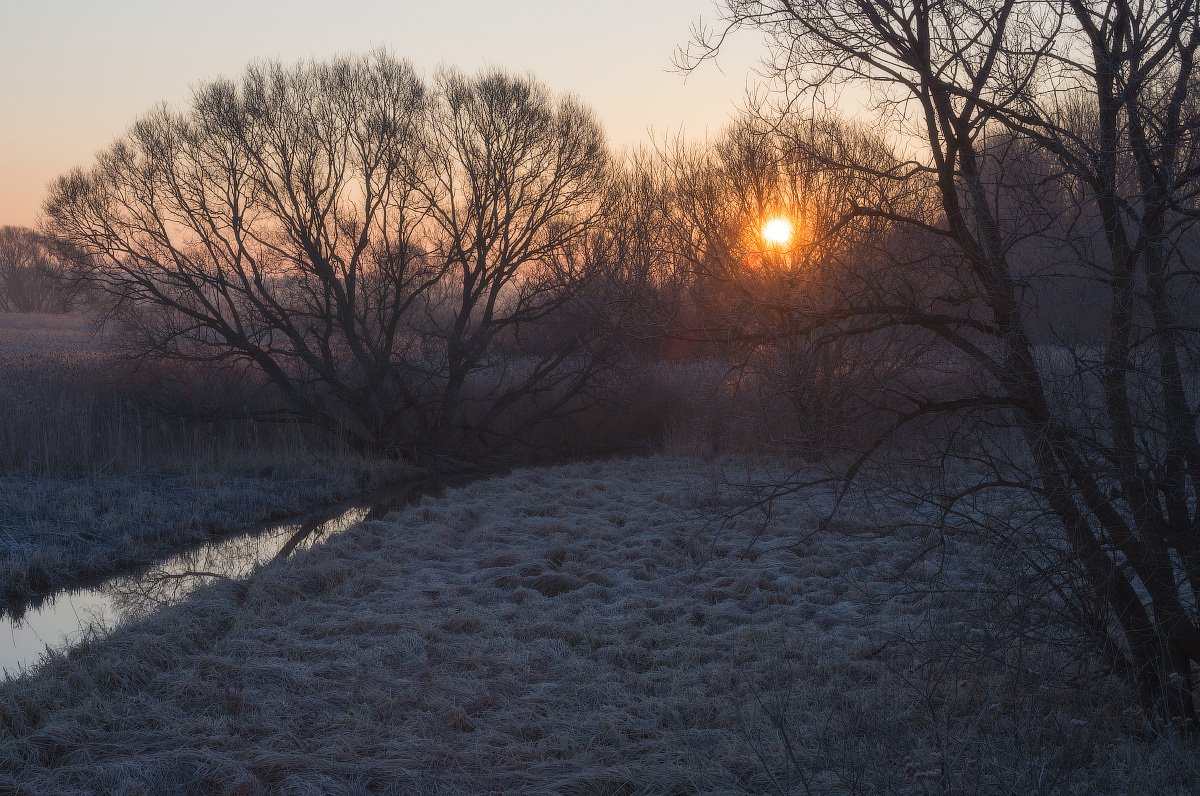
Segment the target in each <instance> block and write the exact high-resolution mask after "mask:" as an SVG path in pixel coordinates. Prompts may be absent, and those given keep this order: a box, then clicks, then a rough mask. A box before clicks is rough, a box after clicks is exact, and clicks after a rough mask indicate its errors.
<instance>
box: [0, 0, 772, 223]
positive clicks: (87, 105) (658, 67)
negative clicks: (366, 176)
mask: <svg viewBox="0 0 1200 796" xmlns="http://www.w3.org/2000/svg"><path fill="white" fill-rule="evenodd" d="M701 19H704V20H706V21H710V22H711V21H715V19H716V13H715V7H714V5H713V1H712V0H609V2H604V3H571V2H566V1H565V0H563V1H559V2H553V1H552V0H517V1H516V2H509V3H491V2H485V0H442V2H437V0H430V1H429V2H413V0H391V1H390V2H384V1H383V0H347V2H340V3H333V2H317V1H316V0H207V1H205V2H201V1H200V0H196V1H195V2H178V1H177V0H157V1H156V0H118V1H116V2H112V1H111V0H110V1H109V2H104V0H0V108H2V109H3V112H2V116H0V118H2V119H3V122H2V123H0V224H32V223H34V221H35V220H36V217H37V214H38V212H39V209H40V206H41V202H42V198H43V195H44V192H45V188H46V185H47V183H49V182H50V180H52V179H53V178H54V177H55V176H57V175H58V174H60V173H61V172H63V171H65V170H66V169H68V168H70V167H71V166H74V165H84V164H87V163H89V162H90V161H91V160H92V157H93V156H94V154H95V153H96V152H97V151H98V150H99V149H101V148H103V147H104V146H106V145H107V144H108V143H109V142H110V141H112V139H113V138H115V137H116V136H118V135H120V134H121V133H122V132H123V131H124V130H125V129H126V128H127V127H128V126H129V125H130V124H131V123H132V122H133V121H134V120H135V119H136V118H137V117H138V116H140V115H141V114H142V113H144V112H145V111H147V110H148V109H150V108H151V107H152V106H153V105H154V104H155V103H157V102H161V101H166V102H169V103H172V104H182V103H184V102H186V101H187V99H188V97H189V94H190V91H191V88H192V87H193V86H195V85H196V84H197V83H200V82H202V81H204V80H206V79H209V78H213V77H217V76H220V75H226V76H233V75H236V74H238V73H239V72H240V71H241V70H242V68H243V67H244V66H245V65H246V63H247V62H249V61H251V60H254V59H256V58H280V59H282V60H284V61H295V60H299V59H302V58H324V57H327V56H330V55H333V54H335V53H344V52H362V51H366V50H368V49H370V48H372V47H377V46H383V47H387V48H389V49H390V50H392V51H393V52H394V53H396V54H397V55H399V56H402V57H406V58H408V59H409V60H410V61H412V63H413V64H414V66H415V67H416V68H417V69H418V70H419V71H422V72H425V73H426V74H429V73H432V72H433V70H434V69H436V68H437V67H438V66H439V65H443V64H445V65H452V66H457V67H460V68H462V69H464V70H466V71H474V70H475V69H478V68H480V67H482V66H501V67H505V68H508V69H511V70H514V71H520V72H524V71H530V72H533V73H534V74H535V75H537V76H538V77H539V78H540V79H541V80H543V81H544V82H545V83H547V84H548V85H549V86H550V87H551V88H553V89H554V90H556V91H564V92H567V91H569V92H572V93H575V94H577V95H578V96H579V97H581V98H582V99H583V100H584V101H586V102H588V103H589V104H591V105H592V107H594V108H595V109H596V111H597V112H598V113H599V115H600V117H601V119H603V121H604V123H605V125H606V127H607V130H608V133H609V137H610V140H611V141H612V143H613V145H614V146H616V147H618V148H619V147H623V146H627V145H632V144H637V143H642V142H648V141H649V140H650V131H651V130H652V131H653V133H654V134H655V136H658V137H661V136H662V135H665V134H668V133H675V132H677V131H679V130H680V129H681V128H682V129H683V130H684V131H685V133H686V134H687V135H688V137H691V138H701V137H703V136H705V135H706V134H710V133H716V132H718V131H719V130H720V129H721V127H723V126H724V124H725V123H726V122H727V121H728V120H729V118H730V116H731V114H732V113H734V111H735V108H736V106H737V105H738V104H739V103H740V102H741V100H742V98H743V96H744V93H745V90H746V87H747V85H748V84H752V83H753V82H754V81H755V80H756V77H755V75H754V74H752V69H753V67H754V65H755V63H756V60H757V58H758V56H759V55H760V54H761V51H760V49H759V48H760V47H761V43H760V42H759V41H758V40H756V39H755V38H753V37H751V36H749V35H745V36H743V37H741V38H740V39H737V40H735V41H734V42H733V43H732V46H731V47H730V48H728V49H727V51H726V52H725V54H724V55H723V56H722V58H721V59H720V61H719V62H718V63H717V65H716V66H714V65H713V64H705V65H704V66H702V67H701V68H700V69H699V70H698V71H697V72H695V73H693V74H692V75H690V76H689V77H687V78H686V80H685V78H684V77H683V76H682V75H680V74H678V73H676V72H674V71H673V70H672V65H671V57H672V55H673V52H674V50H675V48H676V47H678V46H679V45H682V44H685V43H686V42H687V40H688V36H689V29H690V27H691V25H693V24H695V23H697V22H698V21H700V20H701Z"/></svg>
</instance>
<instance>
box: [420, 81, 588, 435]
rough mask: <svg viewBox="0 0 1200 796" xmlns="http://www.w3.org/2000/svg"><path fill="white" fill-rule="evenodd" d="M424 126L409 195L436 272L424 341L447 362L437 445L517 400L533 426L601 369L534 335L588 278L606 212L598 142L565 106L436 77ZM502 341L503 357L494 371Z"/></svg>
mask: <svg viewBox="0 0 1200 796" xmlns="http://www.w3.org/2000/svg"><path fill="white" fill-rule="evenodd" d="M426 119H427V123H426V125H425V126H424V128H423V131H422V134H423V140H422V145H423V146H422V150H421V153H420V156H421V158H422V161H421V162H422V166H421V169H420V171H421V173H422V177H423V178H422V179H421V180H420V181H419V182H415V183H414V187H415V189H416V191H417V193H418V194H419V195H420V197H421V208H422V212H423V214H425V215H426V216H427V217H428V223H427V225H426V226H425V227H424V228H423V230H422V231H423V232H425V233H426V236H425V237H424V238H423V245H424V246H425V247H426V250H427V251H428V252H429V253H430V256H431V257H434V258H436V260H437V261H438V262H439V263H440V264H441V267H442V269H444V276H443V278H442V280H441V283H440V285H439V288H440V290H439V293H438V295H437V297H436V299H435V300H433V301H432V302H431V303H430V305H429V314H428V319H429V323H428V326H427V328H426V330H425V333H426V335H427V338H428V339H431V340H434V341H436V348H437V350H438V351H439V352H441V354H442V355H443V356H444V360H442V361H441V362H440V363H439V367H442V368H444V374H442V375H443V376H444V378H442V379H441V380H440V389H441V393H440V396H439V399H438V404H437V405H438V412H437V414H436V424H437V433H439V434H441V435H443V436H446V435H449V436H453V435H456V434H468V433H475V434H481V433H482V434H487V433H488V432H489V431H491V430H494V429H493V427H494V425H495V422H496V421H497V420H498V418H499V417H500V416H501V415H502V414H503V413H505V412H506V411H507V410H509V409H510V408H511V407H512V405H513V404H514V403H516V402H518V401H523V400H532V399H538V400H537V401H536V403H537V406H536V407H533V411H532V413H531V414H530V415H529V416H527V417H526V418H525V422H532V421H535V420H537V419H539V418H541V417H543V416H544V415H545V414H546V413H548V412H553V411H555V410H556V409H558V408H561V407H562V406H563V405H564V404H566V403H568V402H569V401H570V400H571V399H572V398H573V397H575V396H577V395H578V393H579V392H580V391H581V390H582V389H583V388H584V387H585V386H586V385H587V384H588V382H589V381H590V379H591V377H592V375H593V373H594V370H595V367H596V366H597V365H598V363H599V361H600V360H599V358H594V357H591V356H589V355H588V354H589V352H588V351H587V342H588V341H587V340H586V339H584V338H583V337H579V336H575V337H573V338H570V339H560V340H559V343H560V344H559V345H557V346H554V347H552V348H551V349H549V350H547V349H546V348H545V346H542V345H540V344H539V341H538V340H537V339H536V337H537V334H536V330H537V329H538V328H539V324H540V322H542V321H544V320H545V319H547V318H549V317H550V316H552V315H554V314H555V313H557V312H559V311H560V310H562V309H563V308H564V307H565V306H566V305H567V304H569V303H571V302H572V301H573V300H574V299H575V298H576V297H577V296H578V295H579V294H580V292H581V291H582V290H583V288H584V286H585V284H586V283H587V282H588V281H589V279H591V278H592V277H593V276H596V274H595V273H593V272H592V270H591V269H590V266H591V260H590V259H589V256H588V255H589V251H588V250H587V247H586V245H585V243H586V237H587V236H588V234H589V232H590V231H591V230H592V229H593V228H594V227H595V226H596V224H597V223H598V221H599V218H600V214H601V210H602V199H603V192H604V188H605V184H606V173H607V167H608V153H607V148H606V145H605V140H604V135H603V132H602V130H601V128H600V125H599V123H598V122H597V121H596V119H595V116H594V114H593V113H592V112H591V111H590V110H589V109H587V108H585V107H584V106H583V105H582V104H580V103H579V102H578V101H577V100H575V99H574V98H571V97H564V98H557V99H556V98H555V97H553V96H552V95H551V94H550V92H549V91H547V90H546V88H545V87H543V86H541V85H540V84H538V83H537V82H536V81H534V80H533V79H532V78H529V77H513V76H510V75H506V74H504V73H502V72H498V71H490V72H485V73H483V74H480V75H479V76H477V77H474V78H467V77H464V76H463V75H461V74H458V73H456V72H451V71H447V72H443V73H441V74H440V75H439V76H438V78H437V85H436V90H435V92H434V98H433V100H432V101H431V103H430V104H429V106H428V108H427V117H426ZM530 333H533V335H534V337H535V339H533V340H530V339H529V335H530ZM501 341H504V342H506V343H507V353H508V355H507V356H505V357H502V358H496V357H494V356H493V355H495V354H496V353H497V351H496V346H497V344H498V343H500V342H501ZM473 378H474V380H475V382H476V383H475V384H474V385H472V384H471V383H470V382H471V380H472V379H473ZM471 390H474V394H472V395H469V396H468V395H467V392H468V391H471ZM506 433H509V434H512V433H513V429H512V428H509V429H507V432H506Z"/></svg>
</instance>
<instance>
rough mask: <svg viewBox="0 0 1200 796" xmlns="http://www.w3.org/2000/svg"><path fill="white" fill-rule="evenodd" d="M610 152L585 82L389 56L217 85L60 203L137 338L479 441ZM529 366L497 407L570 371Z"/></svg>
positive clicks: (312, 396) (57, 225)
mask: <svg viewBox="0 0 1200 796" xmlns="http://www.w3.org/2000/svg"><path fill="white" fill-rule="evenodd" d="M604 166H605V156H604V145H603V137H602V136H601V134H600V132H599V129H598V127H597V125H596V124H595V122H594V120H593V119H592V117H591V116H590V114H589V113H588V112H587V111H586V110H584V109H583V108H582V107H581V106H580V105H579V104H578V103H576V102H575V101H573V100H562V101H556V100H554V99H553V98H551V97H550V96H549V95H548V93H547V92H546V90H545V89H544V88H542V87H541V86H540V85H538V84H537V83H536V82H534V81H533V80H531V79H527V78H510V77H508V76H505V75H503V74H499V73H487V74H485V75H483V76H481V77H479V78H473V79H469V78H465V77H462V76H460V75H456V74H452V73H446V74H444V75H442V76H441V77H440V78H439V79H438V81H437V84H436V85H435V86H434V87H433V88H432V89H430V88H429V87H427V86H426V85H425V84H424V83H423V82H422V80H421V79H420V78H419V77H418V76H417V75H416V74H415V73H414V72H413V70H412V68H411V67H410V66H409V65H408V64H407V63H405V62H402V61H398V60H396V59H394V58H392V57H391V56H390V55H388V54H386V53H382V52H377V53H374V54H372V55H371V56H369V57H363V58H340V59H337V60H335V61H333V62H330V63H310V64H302V65H300V66H297V67H294V68H285V67H283V66H281V65H279V64H263V65H257V66H253V67H251V68H249V69H248V70H247V71H246V73H245V75H244V76H243V77H242V78H241V80H240V81H237V82H234V81H228V80H222V81H216V82H213V83H209V84H207V85H204V86H202V87H201V88H200V89H199V90H198V91H197V92H196V94H195V97H194V100H193V103H192V105H191V107H190V108H188V109H186V110H183V111H175V110H171V109H168V108H165V107H164V108H160V109H158V110H156V111H155V112H153V113H151V114H150V115H148V116H146V117H145V118H143V119H142V120H140V121H139V122H138V123H137V124H136V125H135V126H134V127H133V129H132V131H131V133H130V134H129V135H128V136H126V137H125V138H123V139H121V140H120V141H118V142H117V143H116V144H114V145H113V146H112V147H111V148H110V149H109V150H107V151H106V152H104V153H103V154H102V155H101V156H100V157H99V159H98V161H97V163H96V164H95V165H94V166H92V167H91V168H90V169H88V170H82V169H81V170H76V171H74V172H72V173H70V174H68V175H66V176H64V177H62V178H60V179H59V180H58V182H57V183H56V184H55V185H54V187H53V189H52V191H51V195H50V198H49V200H48V201H47V203H46V215H47V217H48V226H49V229H50V230H51V231H52V233H53V235H54V236H55V237H56V238H57V239H58V240H59V241H61V242H63V243H64V244H69V245H71V246H73V247H74V248H75V249H76V250H78V251H79V252H80V253H81V254H82V255H83V256H85V257H86V260H82V261H81V264H80V267H79V269H78V272H79V275H80V277H81V278H82V279H83V280H84V281H85V282H87V283H88V284H90V285H92V286H94V287H96V288H98V289H99V290H100V291H103V292H104V293H106V294H107V295H109V296H110V297H111V298H112V300H113V307H114V312H115V313H116V314H117V315H119V316H120V317H121V319H122V320H123V321H124V322H125V323H126V325H127V328H129V329H130V330H131V331H132V337H131V338H130V342H131V344H133V345H134V346H135V347H136V349H137V350H139V351H141V352H150V353H153V354H155V355H163V356H170V357H179V358H184V359H196V360H218V361H233V362H238V363H243V364H244V365H246V366H249V367H251V368H254V369H256V370H258V371H260V372H261V373H263V374H265V375H266V377H267V378H268V379H269V380H270V381H271V382H272V383H274V384H275V385H276V386H277V387H278V388H279V390H280V391H281V392H282V394H283V395H284V396H285V397H286V398H287V399H288V406H289V411H292V412H299V413H300V414H302V415H304V416H307V417H309V418H311V419H314V420H317V421H319V422H321V423H324V424H326V425H330V426H336V427H341V428H344V429H345V430H347V431H348V432H349V433H350V434H352V435H353V436H354V437H355V438H357V439H359V440H361V441H362V442H363V443H364V444H370V445H380V444H389V445H398V444H404V443H406V442H412V441H415V440H426V441H427V439H428V435H429V434H430V433H431V430H433V429H437V430H438V431H439V432H440V433H441V434H442V436H443V437H444V438H450V437H453V436H455V435H456V434H457V433H458V432H457V431H454V430H453V429H452V428H451V427H454V428H457V427H458V426H460V425H462V424H463V422H465V421H464V418H463V415H462V414H461V411H460V409H461V407H460V404H461V403H462V401H463V399H464V396H463V392H464V385H466V383H467V381H468V377H469V376H470V375H471V374H472V373H475V372H477V371H478V370H479V369H480V368H482V367H483V366H484V365H488V366H489V367H490V366H492V365H495V363H494V362H485V360H487V357H488V355H489V353H490V352H491V348H492V346H493V345H494V343H495V342H496V340H497V338H498V335H499V334H500V331H501V330H503V329H515V328H516V327H517V326H518V325H519V324H520V323H521V322H524V321H528V320H533V319H536V318H537V317H539V315H540V314H542V313H544V312H546V311H547V308H548V307H552V306H554V302H556V301H561V300H562V294H564V293H566V292H569V291H570V289H571V286H572V285H573V283H574V280H576V279H577V278H579V276H580V275H579V274H578V273H577V271H571V270H563V268H562V266H561V264H560V260H559V259H558V255H559V254H560V253H561V251H562V250H563V249H564V247H567V246H569V244H570V243H571V242H572V241H573V240H574V239H575V238H576V237H577V236H578V235H579V233H580V230H581V229H582V228H584V227H585V226H586V223H587V220H588V218H589V217H590V216H589V214H590V213H592V212H594V211H592V210H591V209H590V208H591V205H592V203H593V198H594V195H595V193H596V187H595V186H596V184H597V183H598V182H599V181H601V180H602V176H603V171H604ZM581 208H582V210H581ZM557 356H558V363H559V364H561V363H562V362H563V361H565V360H566V359H567V358H568V357H569V354H568V353H566V352H558V353H557ZM513 367H514V368H519V369H521V373H522V376H521V378H520V379H518V380H516V382H515V383H514V382H513V380H512V379H511V378H505V377H503V376H501V375H497V374H495V373H493V374H491V377H492V378H493V383H491V384H489V385H488V386H487V387H486V388H484V390H485V391H487V395H486V400H484V398H482V397H481V398H480V400H481V401H483V402H484V403H486V408H485V409H484V410H483V412H482V414H483V415H485V416H487V415H489V413H491V414H493V415H494V414H496V413H499V412H500V411H502V410H503V409H504V408H506V407H508V406H510V405H511V404H513V403H515V402H516V401H517V400H518V397H519V396H520V395H529V394H531V393H534V392H535V391H536V390H539V389H547V382H548V381H549V380H550V379H552V378H553V376H555V375H557V374H559V372H560V369H559V368H558V367H557V365H556V364H555V363H554V362H553V361H550V362H541V363H539V364H536V365H530V364H528V363H514V364H513ZM497 384H501V385H503V386H499V387H498V386H496V385H497ZM478 414H479V413H476V415H477V416H476V417H475V419H474V420H472V421H471V422H473V423H475V424H479V423H481V422H484V419H489V420H490V419H491V418H490V416H489V417H486V418H484V419H481V418H479V417H478Z"/></svg>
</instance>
